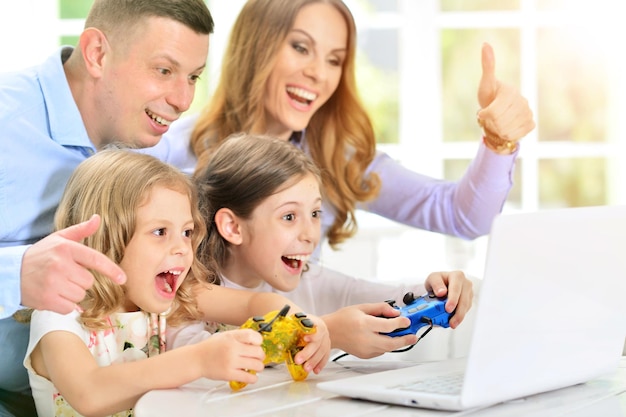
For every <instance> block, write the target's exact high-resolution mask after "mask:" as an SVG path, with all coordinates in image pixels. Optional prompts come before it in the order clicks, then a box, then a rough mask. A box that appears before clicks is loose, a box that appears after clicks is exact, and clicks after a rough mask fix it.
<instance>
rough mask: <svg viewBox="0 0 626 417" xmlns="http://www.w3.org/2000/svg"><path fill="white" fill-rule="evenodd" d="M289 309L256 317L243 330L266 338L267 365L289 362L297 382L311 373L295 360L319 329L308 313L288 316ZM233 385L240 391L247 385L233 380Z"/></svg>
mask: <svg viewBox="0 0 626 417" xmlns="http://www.w3.org/2000/svg"><path fill="white" fill-rule="evenodd" d="M289 308H290V307H289V305H288V304H287V305H285V306H284V307H283V308H282V309H281V310H280V311H272V312H270V313H267V314H266V315H264V316H255V317H252V318H250V319H248V320H247V321H246V322H245V323H244V324H243V325H242V326H241V328H242V329H253V330H256V331H258V332H259V333H261V335H262V336H263V342H262V344H261V347H263V351H264V352H265V359H264V360H263V363H264V364H265V365H267V364H269V363H281V362H285V363H286V365H287V369H288V370H289V374H290V375H291V377H292V378H293V380H294V381H302V380H304V379H305V378H306V377H307V376H308V375H309V373H308V372H307V371H305V370H304V367H303V366H302V365H298V364H296V363H295V362H294V360H293V358H294V357H295V356H296V354H297V353H298V352H299V351H300V350H302V348H304V346H305V345H306V342H305V341H304V336H305V335H307V334H313V333H315V332H316V331H317V329H316V328H315V324H314V323H313V321H312V320H311V319H309V318H308V317H307V316H306V314H304V313H301V312H300V313H294V314H292V315H289V316H288V315H287V313H288V312H289ZM249 372H254V371H249ZM229 385H230V388H231V389H232V390H233V391H238V390H240V389H242V388H243V387H245V386H246V385H247V384H246V383H243V382H239V381H230V383H229Z"/></svg>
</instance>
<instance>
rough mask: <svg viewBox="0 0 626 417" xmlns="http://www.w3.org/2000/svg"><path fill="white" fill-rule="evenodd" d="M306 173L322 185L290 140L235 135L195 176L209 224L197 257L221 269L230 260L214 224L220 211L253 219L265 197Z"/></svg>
mask: <svg viewBox="0 0 626 417" xmlns="http://www.w3.org/2000/svg"><path fill="white" fill-rule="evenodd" d="M308 174H312V175H313V176H314V177H315V178H316V179H317V181H318V182H319V184H320V186H321V181H322V180H321V176H320V172H319V169H318V168H317V165H315V163H314V162H313V161H312V160H311V159H310V158H309V157H308V156H307V155H306V154H305V153H304V152H302V151H301V150H300V149H298V148H297V147H295V146H293V145H292V144H290V143H289V142H286V141H284V140H281V139H277V138H273V137H270V136H264V135H248V134H235V135H231V136H230V137H229V138H228V139H227V140H226V141H224V143H223V144H222V145H220V147H219V148H218V149H217V150H216V151H215V152H214V153H213V154H212V155H211V158H210V159H209V160H208V161H207V165H206V167H205V168H204V169H203V170H201V171H196V173H195V180H196V183H197V185H198V190H199V192H200V211H201V212H202V213H203V215H204V219H205V222H206V225H207V238H206V239H205V240H204V242H203V244H202V246H201V249H200V251H199V255H198V256H199V257H200V258H201V260H202V261H203V262H204V263H205V264H206V265H209V266H211V269H220V268H222V267H223V266H224V264H225V263H226V261H227V259H228V246H229V244H228V242H227V241H226V239H224V238H223V237H222V235H221V234H220V233H219V231H218V230H217V225H216V224H215V214H216V213H217V211H218V210H220V209H222V208H227V209H229V210H232V212H233V213H235V215H237V216H238V217H240V218H242V219H249V218H251V216H252V212H253V211H254V209H256V208H257V207H258V206H259V204H261V203H262V202H263V201H265V199H267V198H268V197H270V196H272V195H274V194H276V193H277V192H280V191H281V190H283V189H286V188H288V187H290V186H291V185H292V184H295V183H296V182H297V181H299V180H300V179H302V178H304V177H305V176H306V175H308ZM213 261H215V262H216V264H213V263H212V262H213Z"/></svg>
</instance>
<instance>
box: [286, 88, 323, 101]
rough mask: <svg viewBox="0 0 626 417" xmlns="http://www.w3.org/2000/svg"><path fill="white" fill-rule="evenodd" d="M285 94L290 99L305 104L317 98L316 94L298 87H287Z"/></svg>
mask: <svg viewBox="0 0 626 417" xmlns="http://www.w3.org/2000/svg"><path fill="white" fill-rule="evenodd" d="M287 94H288V95H289V97H290V98H291V99H292V100H295V101H297V102H298V103H302V104H307V105H310V104H311V103H312V102H313V100H315V99H316V98H317V94H315V93H312V92H310V91H307V90H305V89H303V88H298V87H287Z"/></svg>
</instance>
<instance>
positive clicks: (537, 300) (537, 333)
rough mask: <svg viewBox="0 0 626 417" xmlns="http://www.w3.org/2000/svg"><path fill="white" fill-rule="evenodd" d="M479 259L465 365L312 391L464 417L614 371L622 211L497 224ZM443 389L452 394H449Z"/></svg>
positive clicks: (620, 320) (508, 218) (625, 322)
mask: <svg viewBox="0 0 626 417" xmlns="http://www.w3.org/2000/svg"><path fill="white" fill-rule="evenodd" d="M486 258H487V259H486V264H485V271H484V276H483V280H482V283H481V286H480V290H479V293H478V294H477V295H478V296H477V301H476V302H475V303H474V305H473V307H472V308H474V309H476V311H475V312H474V314H475V322H474V327H473V328H472V336H471V341H470V346H469V350H468V354H467V357H464V358H456V359H446V360H443V361H438V362H430V363H426V364H421V365H417V366H414V365H411V366H407V367H406V368H399V369H393V370H390V371H383V372H378V373H373V374H368V375H360V376H356V377H348V378H344V379H338V380H332V381H326V382H320V383H318V384H317V386H318V387H319V388H320V389H322V390H325V391H329V392H332V393H336V394H340V395H343V396H347V397H353V398H359V399H364V400H370V401H377V402H382V403H388V404H400V405H405V406H411V407H420V408H429V409H440V410H450V411H461V410H468V409H472V408H478V407H487V406H490V405H494V404H497V403H500V402H505V401H508V400H512V399H516V398H521V397H526V396H530V395H533V394H538V393H542V392H546V391H551V390H555V389H559V388H563V387H567V386H571V385H575V384H579V383H583V382H586V381H589V380H591V379H594V378H596V377H600V376H603V375H606V374H610V373H611V372H613V371H615V370H616V369H617V368H618V364H619V361H620V357H621V355H622V350H623V347H624V341H625V339H626V206H602V207H583V208H567V209H551V210H540V211H535V212H530V213H515V214H507V215H500V216H498V217H497V218H496V219H495V220H494V223H493V226H492V229H491V233H490V235H489V241H488V247H487V257H486ZM422 330H423V329H422ZM445 331H454V330H445ZM427 337H428V336H427ZM415 348H417V349H419V343H418V344H417V346H416V347H415ZM433 380H434V381H435V384H439V385H442V389H444V391H445V392H427V391H435V390H434V389H433V388H432V385H433ZM450 380H452V381H456V384H457V386H456V388H454V387H453V388H450V386H448V385H446V384H447V383H448V382H449V381H450Z"/></svg>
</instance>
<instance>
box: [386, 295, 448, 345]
mask: <svg viewBox="0 0 626 417" xmlns="http://www.w3.org/2000/svg"><path fill="white" fill-rule="evenodd" d="M446 300H447V299H446V298H438V297H437V296H436V295H434V294H433V293H426V294H424V295H422V296H420V297H417V298H416V297H415V296H414V295H413V293H412V292H408V293H406V294H405V295H404V298H403V299H402V301H403V302H404V304H405V306H404V307H398V306H397V305H396V304H395V302H393V301H387V303H388V304H389V305H390V306H392V307H393V308H395V309H397V310H400V316H404V317H408V318H409V319H410V320H411V324H410V325H409V327H405V328H400V329H396V330H394V331H393V332H391V333H383V334H385V335H387V336H392V337H397V336H404V335H407V334H415V333H417V332H418V330H419V329H420V328H422V327H424V326H430V327H432V326H439V327H450V323H449V319H450V317H452V316H453V315H454V312H452V313H448V312H447V311H446V309H445V305H446Z"/></svg>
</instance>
